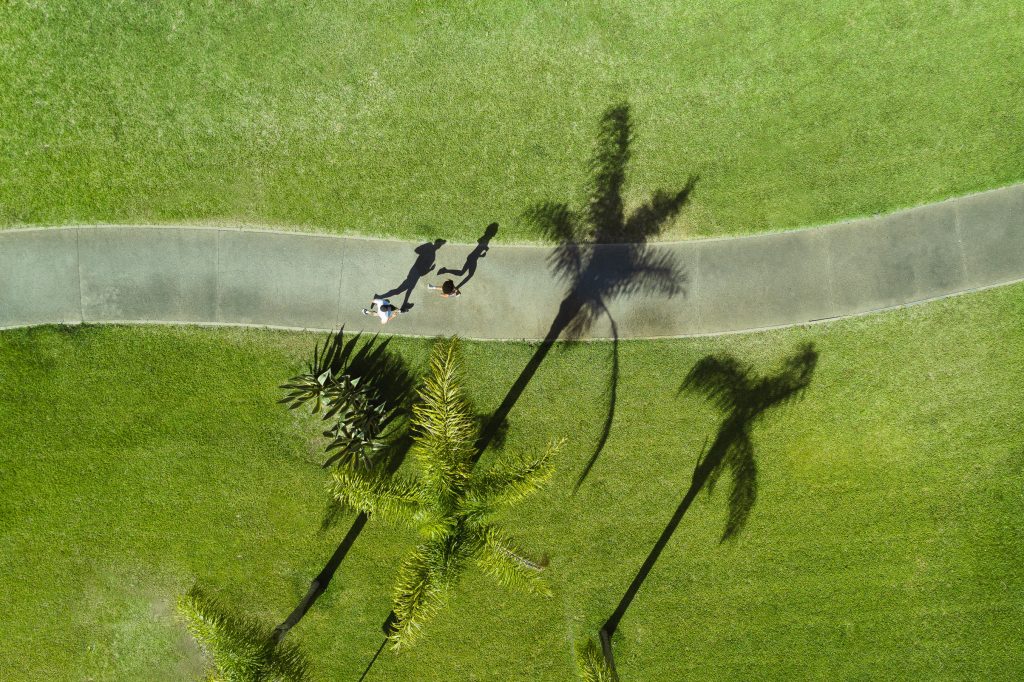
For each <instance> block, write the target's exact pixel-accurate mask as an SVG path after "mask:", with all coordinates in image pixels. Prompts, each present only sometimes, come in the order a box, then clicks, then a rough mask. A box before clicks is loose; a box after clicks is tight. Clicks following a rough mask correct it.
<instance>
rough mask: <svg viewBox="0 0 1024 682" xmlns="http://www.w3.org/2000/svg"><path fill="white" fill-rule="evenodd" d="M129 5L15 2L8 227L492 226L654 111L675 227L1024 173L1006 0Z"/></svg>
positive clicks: (1017, 31)
mask: <svg viewBox="0 0 1024 682" xmlns="http://www.w3.org/2000/svg"><path fill="white" fill-rule="evenodd" d="M549 5H550V4H541V5H537V4H536V3H513V2H508V3H470V4H469V5H462V4H459V5H458V6H457V7H456V6H454V5H453V6H445V5H444V3H441V4H438V3H402V2H366V1H365V0H357V1H353V2H331V1H329V0H320V1H316V0H314V1H313V2H308V3H295V2H291V1H285V0H266V1H265V2H232V3H223V2H220V3H216V2H215V3H199V2H186V1H185V0H178V1H166V2H143V3H122V2H108V1H100V0H97V1H95V2H85V3H83V2H71V1H69V0H64V1H60V0H53V1H47V0H42V1H41V2H27V1H22V0H13V1H12V2H7V3H4V5H3V8H2V9H0V46H2V47H0V83H3V87H2V88H0V226H10V225H20V224H67V223H94V222H116V223H132V222H147V223H148V222H189V223H230V224H235V223H248V224H253V223H255V224H269V225H277V226H285V227H288V226H291V227H299V228H305V229H313V230H322V231H328V232H347V233H363V234H368V235H377V236H396V237H403V238H413V237H416V238H420V237H426V236H430V237H434V236H442V237H445V238H448V239H455V240H458V241H464V242H472V241H474V240H475V239H476V237H477V236H479V234H480V233H481V232H482V230H483V227H484V226H485V225H487V224H488V223H490V222H492V221H498V222H499V223H501V225H502V229H501V231H500V232H499V234H498V236H497V240H498V241H530V240H535V239H537V238H538V235H537V234H536V233H535V232H534V231H533V228H531V227H529V226H528V225H527V224H526V223H525V222H524V221H523V220H522V219H521V215H522V213H523V211H524V210H525V209H526V208H527V207H529V206H530V205H532V204H534V203H535V202H537V201H539V200H542V199H553V200H570V201H577V200H579V199H580V198H581V197H580V196H579V194H580V192H581V187H583V184H584V180H585V175H586V161H587V158H588V155H589V153H590V148H591V144H592V140H593V137H594V134H595V129H596V124H597V120H598V118H599V116H600V114H601V112H602V111H604V110H605V109H606V108H607V107H608V106H610V105H611V104H612V103H614V102H616V101H619V100H626V101H629V102H630V103H631V104H632V106H633V114H634V122H635V124H636V132H637V136H636V141H635V145H634V148H633V151H634V155H633V158H634V164H633V166H632V173H631V176H630V177H631V184H630V185H629V187H628V188H627V197H626V198H627V200H628V202H629V203H632V204H636V203H639V202H640V201H642V200H643V199H645V198H646V197H647V196H648V195H649V194H650V193H651V192H652V191H653V190H655V189H657V188H659V187H666V188H678V187H679V186H681V185H683V183H684V182H685V181H686V179H687V178H688V177H689V176H690V175H691V174H697V175H699V176H700V181H699V183H698V185H697V191H696V192H695V193H694V195H693V204H692V206H691V207H690V208H689V209H688V210H687V211H685V212H684V214H683V215H682V216H681V217H680V218H679V219H678V220H677V222H676V224H675V225H673V226H672V227H671V229H669V230H668V232H667V233H666V235H665V236H666V237H668V238H685V237H694V236H709V235H721V234H739V233H747V232H757V231H763V230H776V229H783V228H791V227H797V226H803V225H809V224H815V223H823V222H830V221H833V220H836V219H840V218H845V217H850V216H854V215H863V214H870V213H875V212H885V211H890V210H893V209H896V208H900V207H905V206H909V205H914V204H918V203H923V202H928V201H932V200H936V199H940V198H944V197H947V196H950V195H955V194H962V193H966V192H971V191H975V190H981V189H987V188H991V187H995V186H999V185H1004V184H1009V183H1012V182H1015V181H1019V180H1021V179H1024V142H1022V141H1024V80H1022V77H1021V74H1022V73H1024V9H1022V7H1021V4H1020V2H1019V1H1018V0H989V1H987V2H977V3H971V2H962V1H960V0H950V2H942V3H935V2H926V1H924V0H916V1H914V0H907V1H904V2H883V1H882V0H867V1H865V2H857V3H851V2H835V1H831V2H817V1H815V2H811V1H805V2H768V1H766V0H760V1H756V2H748V3H736V2H732V1H731V0H708V1H707V2H702V3H692V2H682V1H680V0H669V1H665V0H662V1H656V2H648V3H632V4H630V3H601V6H598V3H576V4H573V5H572V6H565V5H562V6H559V7H554V6H549Z"/></svg>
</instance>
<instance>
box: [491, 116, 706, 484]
mask: <svg viewBox="0 0 1024 682" xmlns="http://www.w3.org/2000/svg"><path fill="white" fill-rule="evenodd" d="M631 142H632V125H631V122H630V115H629V105H627V104H618V105H616V106H613V107H611V108H610V109H608V110H607V111H606V112H605V113H604V115H603V116H602V118H601V126H600V131H599V134H598V138H597V145H596V149H595V153H594V156H593V158H592V159H591V163H590V170H591V181H590V191H589V200H588V203H587V206H586V207H585V208H583V209H581V210H573V209H572V208H570V207H569V205H568V204H565V203H560V202H546V203H541V204H538V205H536V206H534V207H532V208H530V209H529V210H527V211H526V214H525V217H526V219H527V220H529V221H530V222H532V223H533V224H534V225H536V226H537V227H538V228H539V229H540V230H541V231H542V232H543V233H544V234H545V235H546V236H548V237H549V238H551V239H554V240H555V241H556V242H557V244H558V246H557V247H556V248H555V249H554V251H553V252H552V255H551V257H550V259H549V265H550V266H551V268H552V270H553V271H554V272H555V274H556V275H557V276H558V278H559V279H561V280H563V281H564V282H565V283H566V288H567V290H566V294H565V297H564V298H563V299H562V302H561V304H560V305H559V308H558V312H557V313H556V315H555V317H554V319H553V320H552V322H551V326H550V327H549V328H548V331H547V334H545V336H544V339H543V340H542V341H541V343H540V345H539V346H538V348H537V350H536V351H535V352H534V354H533V357H531V358H530V361H529V362H528V363H527V364H526V367H524V368H523V371H522V372H521V373H520V375H519V377H518V378H517V379H516V381H515V383H514V384H513V385H512V387H511V388H510V389H509V391H508V393H507V394H506V395H505V398H504V399H503V400H502V402H501V404H500V405H499V406H498V408H497V409H496V410H495V411H494V413H493V417H492V420H491V421H490V422H489V423H488V425H487V427H485V429H484V431H483V433H482V434H481V437H480V440H479V442H478V447H477V458H479V457H480V456H482V454H483V452H484V450H485V449H486V448H487V446H488V444H489V443H490V442H491V439H492V438H493V437H494V435H495V434H496V433H497V430H498V428H499V427H500V425H501V424H502V423H504V422H505V421H506V420H507V419H508V415H509V413H510V412H511V411H512V408H513V407H514V406H515V404H516V402H517V401H518V400H519V397H520V396H521V395H522V393H523V391H524V390H525V389H526V387H527V385H528V384H529V383H530V381H531V380H532V379H533V376H534V375H535V374H536V373H537V370H538V369H539V368H540V366H541V364H542V363H543V362H544V359H545V358H546V357H547V354H548V353H549V352H550V351H551V349H552V347H553V346H554V344H555V342H556V341H557V340H558V339H559V338H560V337H563V335H564V337H565V338H566V339H568V340H570V341H571V340H576V339H579V338H580V337H581V336H582V335H583V334H585V333H586V332H587V331H588V330H589V329H590V327H591V326H592V325H593V324H594V322H595V321H596V320H597V319H598V318H599V317H600V316H601V315H607V316H608V318H609V320H610V322H611V325H612V332H613V343H614V344H615V345H613V368H612V375H611V390H610V391H609V393H610V399H609V409H608V415H609V416H608V418H607V419H606V420H605V426H604V428H603V430H602V435H601V437H600V438H599V439H598V443H597V447H596V448H595V451H594V453H593V454H592V455H591V457H590V458H589V461H588V463H587V465H586V467H585V468H584V470H583V472H582V473H581V474H580V478H579V479H578V480H577V484H576V487H577V488H579V486H580V485H582V483H583V481H584V479H585V478H586V475H587V474H588V473H589V471H590V470H591V468H592V467H593V466H594V463H595V462H596V461H597V458H598V457H599V456H600V454H601V451H602V449H603V447H604V444H605V443H606V442H607V440H608V435H609V433H610V430H611V423H612V419H613V417H614V412H615V396H616V383H617V380H618V373H617V368H618V362H617V359H618V345H617V342H618V328H617V325H616V324H615V320H614V319H612V316H611V314H610V313H609V311H608V307H607V302H609V301H611V300H613V299H615V298H617V297H620V296H628V295H634V294H655V295H662V296H666V297H672V296H676V295H679V294H685V288H684V286H685V284H686V281H687V277H686V273H685V272H684V271H683V270H682V267H681V266H680V265H679V263H678V262H677V260H676V259H675V258H674V257H673V256H672V255H671V254H670V253H669V252H667V251H660V250H657V249H654V248H651V246H650V245H649V244H647V240H648V239H650V238H652V237H654V236H656V235H657V234H658V233H659V232H661V230H662V228H663V227H664V226H665V225H666V224H667V223H668V221H669V220H671V219H672V218H673V217H675V216H676V215H677V214H678V213H679V212H680V211H681V210H682V209H683V207H684V206H685V205H686V204H687V202H688V201H689V199H690V195H691V193H692V192H693V190H694V187H695V185H696V183H697V178H696V177H691V178H690V179H689V180H688V181H687V182H686V184H684V185H683V187H681V188H680V189H678V190H676V191H674V192H669V191H665V190H659V191H657V192H655V194H654V196H653V197H651V199H650V200H649V201H648V202H647V203H645V204H644V205H642V206H640V207H638V208H637V209H635V210H634V211H633V212H632V213H630V214H629V215H628V216H627V214H626V210H625V206H624V204H623V198H622V190H623V187H624V185H625V181H626V167H627V165H628V163H629V157H630V144H631Z"/></svg>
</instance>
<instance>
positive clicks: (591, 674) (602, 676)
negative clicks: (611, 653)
mask: <svg viewBox="0 0 1024 682" xmlns="http://www.w3.org/2000/svg"><path fill="white" fill-rule="evenodd" d="M576 665H577V667H578V668H579V670H580V679H581V680H583V682H617V680H618V678H617V677H616V675H615V671H613V670H612V668H611V666H609V665H608V662H607V661H605V660H604V656H603V655H602V654H601V650H600V649H599V648H598V646H597V644H595V643H594V640H592V639H588V640H587V642H586V644H582V645H577V646H576Z"/></svg>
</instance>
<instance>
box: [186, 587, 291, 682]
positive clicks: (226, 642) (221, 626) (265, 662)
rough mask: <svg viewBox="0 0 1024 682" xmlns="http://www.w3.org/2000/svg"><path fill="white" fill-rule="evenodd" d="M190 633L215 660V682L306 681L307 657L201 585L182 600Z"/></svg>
mask: <svg viewBox="0 0 1024 682" xmlns="http://www.w3.org/2000/svg"><path fill="white" fill-rule="evenodd" d="M178 613H179V614H180V615H181V617H182V618H183V619H184V620H185V625H186V627H187V628H188V631H189V632H190V633H191V634H192V636H193V637H194V638H195V640H196V642H198V643H199V645H200V646H201V647H202V648H203V650H204V651H206V653H207V654H208V655H209V656H210V658H211V659H212V664H213V665H212V670H210V677H209V679H210V680H211V681H213V682H302V680H304V679H306V667H307V663H306V658H305V656H304V655H303V654H302V652H301V651H300V650H299V648H298V647H297V646H295V645H294V644H287V643H283V642H277V641H275V640H274V638H273V631H272V630H271V629H270V628H269V627H265V626H264V625H262V624H261V623H260V622H259V621H256V620H254V619H252V618H248V617H246V616H239V615H235V614H232V613H230V612H229V611H228V609H227V608H226V606H225V605H224V604H223V603H222V602H221V601H220V600H218V599H217V598H216V597H214V596H213V595H211V594H209V593H208V592H206V591H204V590H203V589H202V588H200V587H199V586H198V585H193V586H192V588H191V589H190V590H189V591H188V592H187V593H185V594H184V595H182V596H181V597H179V598H178Z"/></svg>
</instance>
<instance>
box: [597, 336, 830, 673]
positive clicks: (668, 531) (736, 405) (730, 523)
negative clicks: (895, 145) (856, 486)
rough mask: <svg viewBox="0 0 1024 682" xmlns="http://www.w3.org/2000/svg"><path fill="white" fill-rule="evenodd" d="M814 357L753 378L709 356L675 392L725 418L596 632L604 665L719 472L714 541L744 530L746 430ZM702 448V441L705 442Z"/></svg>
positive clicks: (794, 389) (751, 467) (790, 391)
mask: <svg viewBox="0 0 1024 682" xmlns="http://www.w3.org/2000/svg"><path fill="white" fill-rule="evenodd" d="M817 362H818V353H817V352H816V351H815V350H814V346H813V345H811V344H806V345H804V346H803V347H801V348H800V350H799V351H797V353H795V354H794V355H793V356H791V357H790V358H788V359H787V360H786V362H785V364H784V366H783V369H782V370H781V371H780V372H778V373H776V374H773V375H770V376H757V375H756V374H755V373H754V372H753V370H752V369H751V368H750V367H749V366H747V365H744V364H743V363H741V362H740V361H738V360H736V359H735V358H733V357H731V356H724V355H710V356H707V357H705V358H703V359H702V360H700V361H699V362H698V363H697V364H696V365H695V366H694V367H693V369H691V370H690V372H689V374H688V375H687V376H686V379H685V380H684V381H683V383H682V385H681V386H680V387H679V393H682V392H684V391H693V392H697V393H702V394H703V395H704V396H705V397H706V398H707V399H708V400H710V401H711V402H712V403H714V404H715V405H717V406H718V407H719V409H721V410H722V411H723V412H724V413H725V418H724V419H723V420H722V423H721V425H720V426H719V428H718V432H717V433H716V434H715V439H714V441H712V443H711V446H710V447H705V448H704V449H703V450H702V452H701V455H700V457H699V458H698V460H697V464H696V466H695V467H694V470H693V475H692V478H691V482H690V487H689V489H688V490H687V491H686V494H685V495H684V496H683V499H682V501H681V502H680V503H679V506H678V507H677V508H676V511H675V513H674V514H673V515H672V518H671V519H669V522H668V524H667V525H666V526H665V529H664V531H662V533H661V536H660V537H659V538H658V541H657V542H656V543H655V544H654V547H653V548H652V549H651V552H650V554H648V555H647V559H646V560H645V561H644V563H643V565H642V566H641V567H640V570H639V571H638V572H637V574H636V576H635V577H634V578H633V581H632V583H630V585H629V587H628V588H627V590H626V592H625V594H624V595H623V596H622V599H621V600H620V601H619V604H618V606H617V607H616V609H615V611H614V612H613V613H612V615H611V617H610V618H609V619H608V620H607V621H606V622H605V624H604V625H603V626H602V627H601V629H600V630H599V632H598V635H599V638H600V640H601V647H602V650H603V652H604V656H605V660H606V661H607V662H608V665H609V666H610V667H611V668H612V670H614V669H615V657H614V653H613V650H612V644H611V639H612V635H614V634H615V631H616V629H617V628H618V626H619V623H620V621H621V620H622V617H623V616H624V615H625V613H626V610H627V609H628V608H629V606H630V604H631V603H632V602H633V599H634V598H635V597H636V594H637V592H639V591H640V588H641V587H642V586H643V583H644V581H645V580H646V579H647V575H648V574H649V573H650V572H651V569H653V568H654V564H655V563H656V562H657V560H658V557H659V556H661V552H662V551H663V550H664V549H665V546H666V545H667V544H668V542H669V540H670V539H671V538H672V535H673V534H674V533H675V531H676V528H677V527H678V526H679V523H680V522H681V521H682V519H683V515H684V514H686V511H687V510H688V509H689V508H690V505H691V504H693V500H694V499H696V497H697V495H698V494H699V493H700V492H701V490H706V491H707V493H708V494H709V495H710V494H711V492H712V491H713V490H714V487H715V484H716V483H717V482H718V480H719V479H720V477H721V475H722V473H723V472H724V471H728V472H729V478H730V492H729V511H728V517H727V519H726V524H725V529H724V531H723V532H722V537H721V539H720V542H726V541H728V540H732V539H734V538H736V537H737V536H738V534H739V533H740V532H741V531H742V530H743V528H744V527H745V526H746V523H747V521H748V520H749V518H750V513H751V511H752V510H753V508H754V504H755V503H756V502H757V460H756V457H755V452H754V446H753V441H752V439H751V430H752V429H753V427H754V425H755V424H756V423H757V422H758V421H760V420H761V419H763V418H764V416H765V414H766V413H767V412H768V410H770V409H772V408H774V407H778V406H780V405H784V404H786V403H789V402H792V401H794V400H796V399H798V398H799V397H800V396H801V395H803V392H804V391H805V390H806V389H807V387H808V385H810V382H811V377H812V376H813V375H814V369H815V367H816V366H817ZM705 446H706V442H705Z"/></svg>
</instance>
